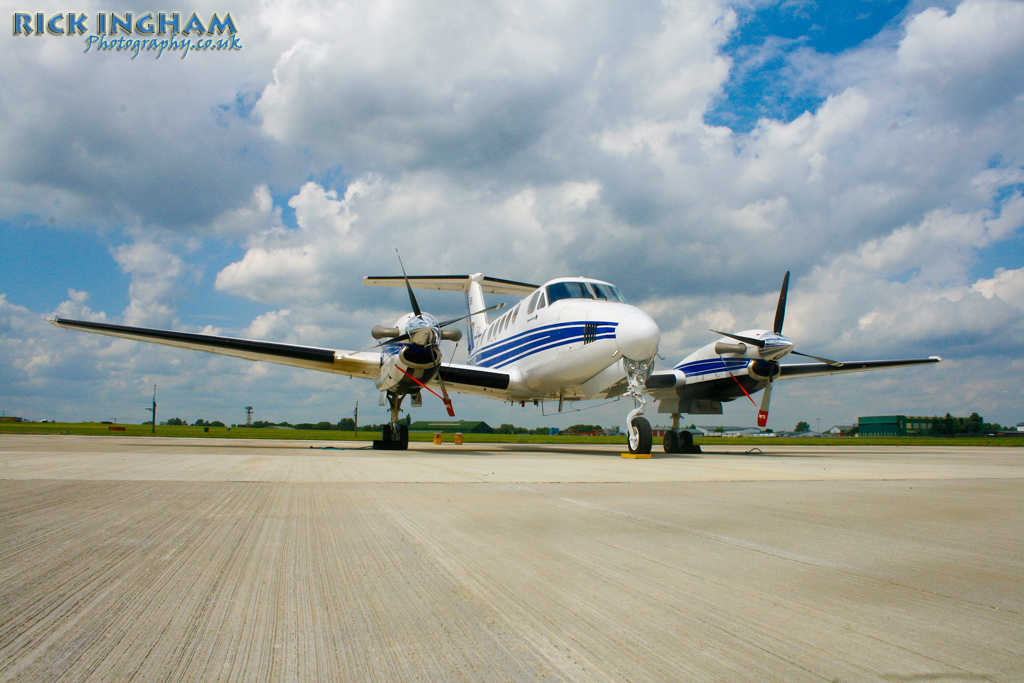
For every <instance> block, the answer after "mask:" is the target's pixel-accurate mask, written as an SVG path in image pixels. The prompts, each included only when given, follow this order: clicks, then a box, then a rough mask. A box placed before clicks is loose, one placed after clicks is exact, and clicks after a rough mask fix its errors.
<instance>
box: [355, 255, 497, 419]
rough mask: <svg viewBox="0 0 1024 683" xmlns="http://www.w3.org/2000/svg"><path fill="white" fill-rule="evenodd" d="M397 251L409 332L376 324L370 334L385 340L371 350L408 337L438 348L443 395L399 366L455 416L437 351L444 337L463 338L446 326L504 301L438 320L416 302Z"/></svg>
mask: <svg viewBox="0 0 1024 683" xmlns="http://www.w3.org/2000/svg"><path fill="white" fill-rule="evenodd" d="M395 254H396V255H397V256H398V265H399V266H400V267H401V269H402V277H403V278H404V279H405V289H406V291H407V292H408V293H409V304H410V305H411V306H412V312H413V317H412V318H410V319H409V321H408V322H407V323H406V326H405V330H406V331H405V332H404V333H402V332H401V330H399V328H398V327H397V326H396V327H383V326H381V325H375V326H374V327H373V329H372V330H370V335H371V336H372V337H373V338H374V339H380V340H382V341H381V342H379V343H378V344H375V345H374V346H371V347H370V348H371V349H372V348H375V347H380V346H386V345H388V344H395V343H397V342H402V341H406V340H408V341H410V342H412V343H413V344H415V345H417V346H425V347H432V348H435V351H434V352H433V353H432V357H433V358H434V370H433V373H434V374H435V375H436V376H437V381H438V383H439V384H440V385H441V394H442V395H438V394H437V392H436V391H434V390H433V389H431V388H430V387H428V386H427V385H426V384H424V383H423V382H421V381H420V380H418V379H417V378H416V377H413V376H412V375H411V374H410V373H408V372H406V371H405V370H404V369H402V368H401V367H399V369H400V370H402V372H403V373H404V374H405V375H406V376H407V377H408V378H409V379H411V380H412V381H413V382H415V383H416V384H418V385H420V386H421V387H422V388H424V389H426V390H427V391H429V392H430V393H432V394H434V395H435V396H437V397H438V398H440V399H441V400H442V402H443V403H444V406H445V408H446V409H447V411H448V415H449V416H451V417H455V408H454V407H453V406H452V401H451V398H449V396H448V390H447V388H446V387H445V385H444V377H443V376H442V375H441V373H439V372H438V369H439V368H440V367H441V354H440V352H439V351H438V350H436V347H437V346H438V344H440V342H441V341H442V340H445V341H454V342H458V341H459V340H461V339H462V331H461V330H459V329H454V330H445V329H444V328H445V327H447V326H449V325H453V324H455V323H457V322H459V321H461V320H465V319H466V318H470V317H472V316H474V315H476V314H477V313H486V312H487V311H493V310H497V309H499V308H503V307H504V306H505V304H504V303H499V304H495V305H494V306H490V307H488V308H485V309H483V310H482V311H477V312H476V313H469V314H467V315H464V316H461V317H458V318H452V319H451V320H445V321H444V322H438V321H437V319H436V318H434V317H433V316H432V315H430V314H424V313H423V311H422V310H421V309H420V305H419V302H418V301H416V294H414V293H413V290H412V284H411V283H410V282H409V274H408V273H406V271H405V264H404V263H402V255H401V254H400V253H399V251H398V249H395ZM367 350H369V349H367Z"/></svg>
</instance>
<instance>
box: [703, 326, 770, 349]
mask: <svg viewBox="0 0 1024 683" xmlns="http://www.w3.org/2000/svg"><path fill="white" fill-rule="evenodd" d="M708 332H714V333H715V334H720V335H722V336H723V337H729V339H735V340H736V341H741V342H744V343H745V344H751V345H752V346H756V347H757V348H759V349H763V348H764V340H763V339H754V338H753V337H744V336H743V335H739V334H732V333H731V332H719V331H718V330H712V329H711V328H708Z"/></svg>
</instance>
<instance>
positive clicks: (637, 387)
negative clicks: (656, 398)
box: [622, 358, 654, 455]
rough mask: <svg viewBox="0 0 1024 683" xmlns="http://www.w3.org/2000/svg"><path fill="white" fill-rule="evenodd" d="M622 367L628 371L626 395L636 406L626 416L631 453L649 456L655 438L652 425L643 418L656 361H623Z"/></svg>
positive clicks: (626, 359) (624, 359) (625, 359)
mask: <svg viewBox="0 0 1024 683" xmlns="http://www.w3.org/2000/svg"><path fill="white" fill-rule="evenodd" d="M622 365H623V367H624V368H625V370H626V395H627V396H631V397H632V398H633V403H634V404H635V405H636V407H635V408H633V410H631V411H630V413H629V415H627V416H626V424H627V425H628V427H627V434H629V452H630V453H633V454H640V455H648V454H650V452H651V446H652V445H653V444H654V438H653V436H652V434H653V432H652V431H651V423H650V422H648V421H647V418H646V417H644V416H643V413H644V407H645V406H646V404H647V399H646V398H644V391H645V390H646V387H647V378H648V377H650V376H651V371H652V370H654V359H653V358H648V359H647V360H640V361H638V360H632V359H629V358H623V359H622Z"/></svg>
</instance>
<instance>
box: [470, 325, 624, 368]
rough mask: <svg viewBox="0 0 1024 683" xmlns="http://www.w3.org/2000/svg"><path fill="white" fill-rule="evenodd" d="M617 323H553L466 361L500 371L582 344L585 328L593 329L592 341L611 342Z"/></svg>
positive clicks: (500, 343) (504, 341)
mask: <svg viewBox="0 0 1024 683" xmlns="http://www.w3.org/2000/svg"><path fill="white" fill-rule="evenodd" d="M617 324H618V323H614V322H606V321H601V322H598V321H590V320H582V321H574V322H567V323H555V324H553V325H546V326H544V327H538V328H535V329H532V330H528V331H526V332H520V333H519V334H516V335H513V336H512V337H509V338H508V339H502V340H500V341H498V342H495V343H493V344H491V345H489V346H483V347H481V349H480V351H479V352H478V353H476V354H474V355H473V356H471V357H470V362H471V363H473V364H475V365H479V366H481V367H486V368H500V367H504V366H505V365H508V364H509V363H513V362H515V361H517V360H521V359H522V358H525V357H527V356H530V355H532V354H535V353H539V352H540V351H546V350H548V349H552V348H555V347H557V346H564V345H566V344H572V343H573V342H577V341H583V335H584V332H585V329H586V325H595V326H596V329H595V333H596V335H595V337H594V339H595V340H598V339H614V338H615V326H616V325H617Z"/></svg>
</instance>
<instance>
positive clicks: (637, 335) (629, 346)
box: [615, 311, 661, 360]
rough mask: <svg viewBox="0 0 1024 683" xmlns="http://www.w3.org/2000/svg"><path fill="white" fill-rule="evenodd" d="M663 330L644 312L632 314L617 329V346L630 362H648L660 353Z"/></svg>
mask: <svg viewBox="0 0 1024 683" xmlns="http://www.w3.org/2000/svg"><path fill="white" fill-rule="evenodd" d="M660 341H661V330H659V329H658V324H657V323H656V322H654V321H653V320H652V319H651V316H649V315H647V314H646V313H644V312H643V311H636V312H635V313H630V314H629V315H627V316H626V317H625V318H623V319H622V320H621V321H620V322H619V324H618V326H617V327H616V328H615V344H616V345H617V346H618V347H619V351H620V352H621V353H622V355H623V356H625V357H626V358H629V359H630V360H647V359H648V358H653V357H654V356H655V355H656V354H657V353H658V342H660Z"/></svg>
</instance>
